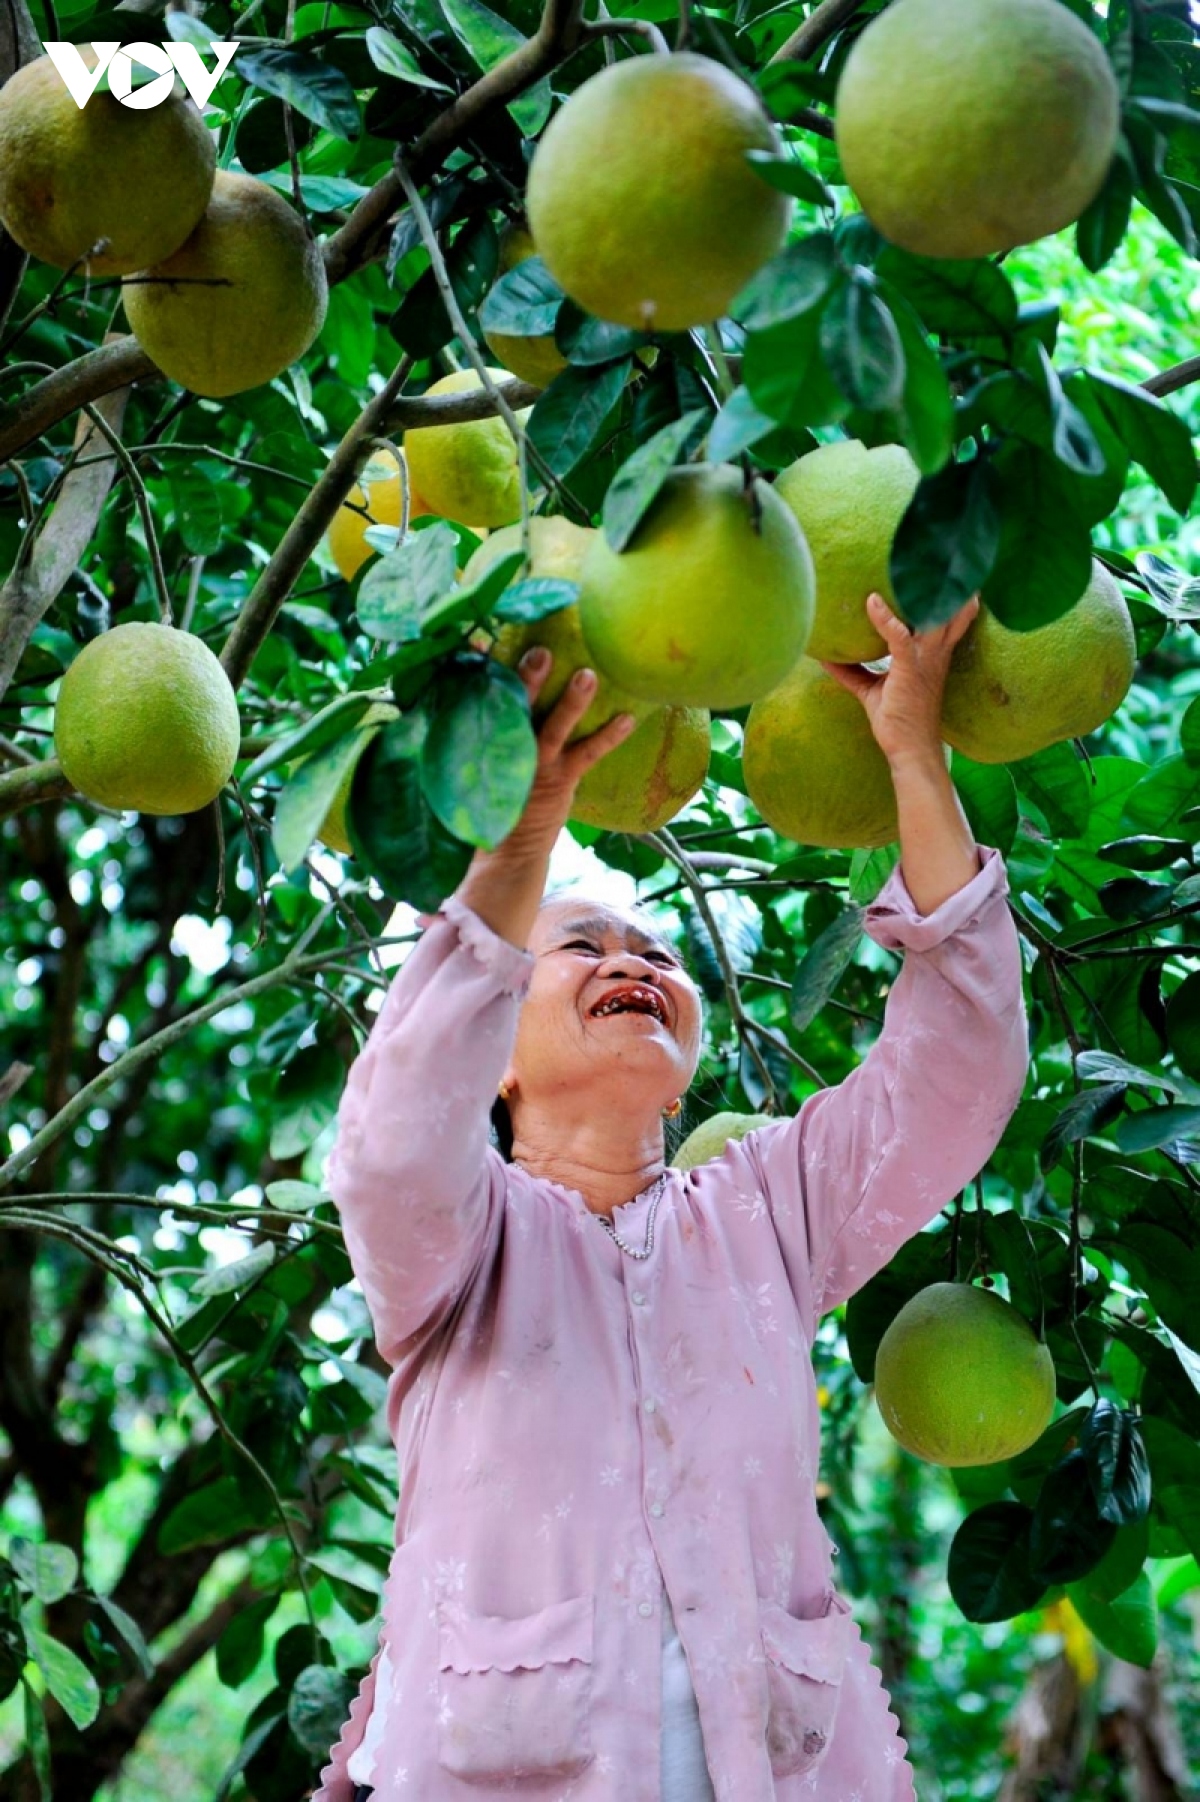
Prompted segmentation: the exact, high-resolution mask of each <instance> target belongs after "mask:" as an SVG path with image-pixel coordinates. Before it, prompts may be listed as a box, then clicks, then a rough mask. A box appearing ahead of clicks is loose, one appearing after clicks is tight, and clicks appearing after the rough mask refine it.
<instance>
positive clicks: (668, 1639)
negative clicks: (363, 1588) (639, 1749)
mask: <svg viewBox="0 0 1200 1802" xmlns="http://www.w3.org/2000/svg"><path fill="white" fill-rule="evenodd" d="M661 1601H662V1623H663V1626H662V1756H661V1759H660V1765H659V1769H660V1781H661V1791H662V1794H661V1802H716V1798H715V1797H714V1795H713V1787H712V1784H711V1783H710V1781H709V1777H708V1767H707V1765H706V1764H705V1762H704V1742H703V1740H702V1738H701V1734H700V1711H699V1709H698V1708H697V1706H696V1694H695V1691H694V1690H693V1688H692V1678H691V1672H690V1671H689V1670H688V1663H687V1655H686V1653H685V1652H684V1649H683V1645H682V1642H681V1641H680V1638H679V1634H678V1632H677V1630H676V1627H675V1616H674V1613H673V1612H672V1609H671V1603H670V1599H669V1597H668V1595H667V1592H666V1588H665V1587H664V1588H663V1590H662V1595H661ZM390 1683H391V1663H390V1660H389V1659H388V1654H387V1647H386V1646H385V1647H384V1650H383V1655H382V1657H381V1658H380V1660H379V1669H378V1671H377V1673H376V1682H375V1706H374V1707H373V1708H372V1710H371V1718H370V1720H369V1721H368V1722H367V1730H366V1733H365V1734H364V1735H363V1739H362V1744H361V1745H360V1746H359V1747H358V1749H357V1751H356V1752H355V1753H354V1756H353V1757H352V1758H351V1760H350V1762H349V1764H348V1765H347V1766H346V1773H347V1775H348V1777H349V1778H350V1781H351V1782H352V1783H370V1782H371V1781H372V1777H373V1774H374V1770H375V1752H376V1748H377V1747H378V1745H379V1742H380V1740H381V1739H382V1737H383V1714H384V1710H383V1706H382V1703H383V1700H384V1699H385V1698H386V1696H387V1693H388V1688H389V1685H390Z"/></svg>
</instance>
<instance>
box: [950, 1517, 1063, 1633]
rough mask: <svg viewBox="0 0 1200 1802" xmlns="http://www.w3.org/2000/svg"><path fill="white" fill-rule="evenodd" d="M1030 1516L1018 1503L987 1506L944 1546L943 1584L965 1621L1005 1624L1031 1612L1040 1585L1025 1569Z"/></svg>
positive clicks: (1041, 1590)
mask: <svg viewBox="0 0 1200 1802" xmlns="http://www.w3.org/2000/svg"><path fill="white" fill-rule="evenodd" d="M1032 1523H1033V1514H1032V1512H1031V1511H1030V1509H1028V1508H1026V1507H1025V1506H1024V1505H1023V1504H1022V1503H1020V1502H988V1503H987V1504H986V1505H985V1506H984V1507H982V1508H976V1509H975V1511H974V1513H973V1514H968V1516H967V1518H966V1519H965V1520H964V1521H963V1523H962V1525H961V1526H960V1527H959V1529H958V1531H957V1532H956V1533H955V1535H954V1538H953V1539H952V1540H951V1542H950V1554H949V1558H948V1560H947V1567H946V1578H947V1581H948V1583H949V1585H950V1593H951V1595H952V1596H953V1597H954V1600H955V1601H956V1602H957V1603H958V1606H959V1607H960V1608H961V1610H962V1612H963V1614H964V1615H965V1616H966V1618H967V1620H969V1621H978V1622H984V1621H1009V1620H1012V1619H1013V1617H1014V1615H1018V1614H1024V1613H1025V1612H1026V1611H1027V1610H1028V1609H1030V1608H1036V1606H1037V1604H1038V1603H1039V1602H1040V1601H1041V1599H1042V1597H1043V1595H1044V1594H1045V1592H1046V1585H1045V1583H1044V1582H1043V1581H1042V1580H1041V1579H1040V1578H1039V1577H1035V1576H1034V1574H1033V1571H1032V1570H1031V1568H1030V1530H1031V1527H1032Z"/></svg>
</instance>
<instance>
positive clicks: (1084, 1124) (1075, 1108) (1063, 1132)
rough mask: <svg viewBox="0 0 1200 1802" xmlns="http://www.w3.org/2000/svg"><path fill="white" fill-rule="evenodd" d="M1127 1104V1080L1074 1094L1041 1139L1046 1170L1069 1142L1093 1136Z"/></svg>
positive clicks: (1042, 1158) (1042, 1163) (1043, 1162)
mask: <svg viewBox="0 0 1200 1802" xmlns="http://www.w3.org/2000/svg"><path fill="white" fill-rule="evenodd" d="M1124 1106H1125V1085H1124V1083H1119V1082H1113V1083H1105V1084H1103V1085H1102V1086H1101V1087H1100V1088H1096V1089H1085V1090H1084V1091H1083V1093H1082V1094H1081V1095H1073V1096H1072V1097H1071V1099H1070V1101H1068V1102H1067V1104H1066V1106H1065V1107H1064V1108H1062V1109H1061V1110H1060V1112H1059V1115H1058V1118H1057V1119H1056V1120H1055V1122H1054V1125H1053V1126H1052V1127H1051V1128H1050V1131H1049V1132H1048V1133H1047V1134H1046V1137H1045V1139H1044V1140H1043V1141H1042V1149H1041V1153H1040V1155H1039V1159H1038V1161H1039V1163H1040V1165H1041V1168H1042V1171H1043V1173H1047V1172H1049V1171H1051V1170H1053V1168H1054V1166H1055V1165H1056V1164H1057V1163H1058V1160H1059V1159H1060V1158H1061V1156H1062V1154H1063V1152H1064V1151H1065V1150H1066V1148H1067V1146H1068V1145H1077V1144H1078V1143H1079V1142H1080V1140H1082V1139H1090V1138H1092V1137H1093V1136H1094V1135H1095V1134H1097V1133H1099V1132H1100V1131H1101V1130H1102V1128H1103V1127H1105V1126H1107V1125H1108V1124H1109V1123H1110V1121H1112V1120H1115V1119H1116V1118H1117V1117H1118V1115H1119V1114H1121V1113H1122V1111H1123V1110H1124Z"/></svg>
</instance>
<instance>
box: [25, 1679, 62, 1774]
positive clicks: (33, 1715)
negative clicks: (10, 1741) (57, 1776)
mask: <svg viewBox="0 0 1200 1802" xmlns="http://www.w3.org/2000/svg"><path fill="white" fill-rule="evenodd" d="M21 1687H22V1689H23V1690H24V1692H25V1695H24V1714H25V1744H26V1745H27V1746H28V1748H29V1753H30V1757H31V1758H32V1760H33V1770H34V1775H35V1776H36V1778H37V1783H38V1792H39V1795H40V1797H41V1802H53V1798H54V1790H53V1787H52V1779H51V1769H50V1733H49V1730H48V1729H47V1726H46V1716H45V1714H44V1713H43V1712H42V1702H41V1698H40V1697H39V1696H38V1694H37V1692H36V1691H35V1689H34V1687H33V1685H32V1683H30V1681H29V1679H28V1677H26V1676H25V1674H24V1672H22V1674H21Z"/></svg>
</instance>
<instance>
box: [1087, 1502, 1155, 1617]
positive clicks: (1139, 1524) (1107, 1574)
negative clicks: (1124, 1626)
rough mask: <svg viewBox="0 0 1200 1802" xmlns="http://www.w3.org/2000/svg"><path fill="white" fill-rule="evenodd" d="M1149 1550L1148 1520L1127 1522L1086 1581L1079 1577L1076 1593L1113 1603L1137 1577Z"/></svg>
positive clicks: (1119, 1528)
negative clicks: (1078, 1590) (1080, 1592)
mask: <svg viewBox="0 0 1200 1802" xmlns="http://www.w3.org/2000/svg"><path fill="white" fill-rule="evenodd" d="M1149 1549H1150V1521H1149V1517H1148V1516H1147V1517H1146V1518H1145V1519H1143V1520H1137V1521H1133V1522H1131V1523H1130V1525H1129V1526H1126V1527H1118V1528H1117V1532H1116V1536H1115V1537H1114V1539H1113V1542H1112V1544H1111V1545H1110V1546H1109V1548H1108V1550H1107V1552H1105V1554H1104V1556H1103V1558H1101V1560H1100V1562H1099V1564H1096V1565H1093V1566H1092V1569H1091V1570H1090V1571H1089V1572H1088V1574H1087V1576H1086V1577H1080V1579H1079V1588H1080V1590H1082V1591H1083V1592H1084V1593H1086V1594H1087V1595H1089V1596H1091V1598H1092V1600H1093V1601H1096V1602H1113V1601H1115V1600H1116V1598H1117V1597H1118V1596H1119V1595H1122V1594H1124V1592H1125V1590H1127V1589H1128V1588H1129V1585H1130V1584H1131V1583H1132V1582H1133V1581H1134V1580H1135V1579H1136V1578H1137V1576H1138V1575H1139V1574H1140V1572H1141V1569H1142V1566H1143V1565H1144V1564H1145V1562H1146V1556H1147V1553H1148V1552H1149ZM1072 1587H1074V1585H1072Z"/></svg>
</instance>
